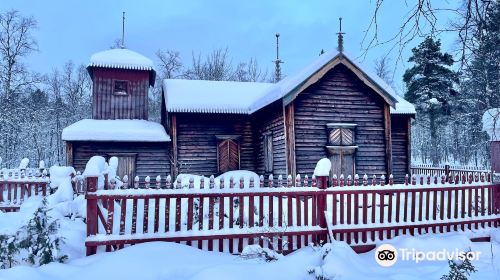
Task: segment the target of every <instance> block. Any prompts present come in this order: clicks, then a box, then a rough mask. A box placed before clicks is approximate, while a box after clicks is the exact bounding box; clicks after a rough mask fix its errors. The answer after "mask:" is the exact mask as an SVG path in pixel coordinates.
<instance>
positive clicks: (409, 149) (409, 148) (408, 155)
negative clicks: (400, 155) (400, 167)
mask: <svg viewBox="0 0 500 280" xmlns="http://www.w3.org/2000/svg"><path fill="white" fill-rule="evenodd" d="M406 134H407V137H408V139H407V140H406V141H407V144H406V145H407V149H408V151H406V152H407V157H408V158H407V159H406V162H407V163H406V164H407V166H406V173H407V174H408V175H410V174H411V170H410V167H411V117H408V123H407V133H406Z"/></svg>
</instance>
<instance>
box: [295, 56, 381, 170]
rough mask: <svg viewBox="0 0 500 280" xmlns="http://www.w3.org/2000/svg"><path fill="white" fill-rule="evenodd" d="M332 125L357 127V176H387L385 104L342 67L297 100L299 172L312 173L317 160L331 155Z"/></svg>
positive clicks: (297, 158) (296, 141) (296, 135)
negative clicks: (329, 129) (328, 126)
mask: <svg viewBox="0 0 500 280" xmlns="http://www.w3.org/2000/svg"><path fill="white" fill-rule="evenodd" d="M330 122H341V123H355V124H357V127H356V136H355V138H356V145H358V146H359V148H358V150H357V152H356V172H357V173H358V174H361V175H362V174H365V173H366V174H369V175H373V174H375V175H377V176H378V175H381V174H386V169H385V160H386V159H385V138H384V102H383V100H382V98H380V97H379V96H378V95H377V94H376V93H375V92H374V91H373V90H371V89H370V88H368V87H367V86H365V85H364V84H363V83H362V81H360V80H359V79H358V78H357V77H356V76H355V75H354V74H353V73H352V72H351V71H350V70H348V69H347V68H346V67H345V66H343V65H339V66H337V67H335V68H333V69H331V70H330V71H329V72H328V73H326V75H325V76H323V77H322V78H321V79H320V80H319V81H318V82H317V83H315V84H313V85H312V86H310V87H308V88H307V89H305V90H304V91H303V92H302V93H300V94H299V95H298V96H297V98H296V99H295V143H296V147H295V149H296V166H297V173H299V174H312V173H313V172H314V167H315V165H316V163H317V161H318V160H319V159H321V158H323V157H327V156H328V153H327V151H326V148H325V146H326V144H327V138H328V136H327V130H326V124H327V123H330Z"/></svg>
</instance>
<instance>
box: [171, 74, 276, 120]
mask: <svg viewBox="0 0 500 280" xmlns="http://www.w3.org/2000/svg"><path fill="white" fill-rule="evenodd" d="M272 85H273V84H270V83H248V82H228V81H205V80H181V79H166V80H164V82H163V90H164V93H165V98H166V102H165V103H166V106H167V111H168V112H196V113H230V114H248V113H249V105H250V104H252V102H254V100H258V99H261V98H262V97H263V95H264V94H265V93H266V90H267V89H268V88H269V87H270V86H272Z"/></svg>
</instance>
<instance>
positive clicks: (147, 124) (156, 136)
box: [61, 119, 170, 142]
mask: <svg viewBox="0 0 500 280" xmlns="http://www.w3.org/2000/svg"><path fill="white" fill-rule="evenodd" d="M61 137H62V139H63V140H65V141H84V140H85V141H118V142H127V141H131V142H137V141H139V142H169V141H170V136H168V134H167V133H166V132H165V128H163V126H162V125H161V124H159V123H156V122H152V121H146V120H91V119H85V120H81V121H78V122H76V123H74V124H72V125H70V126H68V127H66V128H64V129H63V132H62V136H61Z"/></svg>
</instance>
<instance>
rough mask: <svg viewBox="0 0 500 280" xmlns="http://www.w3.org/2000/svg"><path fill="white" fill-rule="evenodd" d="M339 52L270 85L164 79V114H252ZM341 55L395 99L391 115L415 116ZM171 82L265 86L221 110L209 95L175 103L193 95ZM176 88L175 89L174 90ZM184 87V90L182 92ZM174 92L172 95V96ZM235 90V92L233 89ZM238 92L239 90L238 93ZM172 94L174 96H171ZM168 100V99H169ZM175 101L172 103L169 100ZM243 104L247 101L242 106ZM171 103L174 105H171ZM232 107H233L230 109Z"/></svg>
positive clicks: (388, 89)
mask: <svg viewBox="0 0 500 280" xmlns="http://www.w3.org/2000/svg"><path fill="white" fill-rule="evenodd" d="M340 54H341V53H339V52H338V51H337V50H331V51H328V52H326V53H324V54H322V55H321V56H319V57H318V58H317V59H315V60H314V61H313V62H312V63H310V64H309V65H307V66H306V67H305V68H303V69H302V70H301V71H299V72H298V73H296V74H294V75H291V76H288V77H286V78H284V79H282V80H281V81H279V82H278V83H276V84H271V83H255V82H234V81H205V80H181V79H166V80H164V81H163V87H164V94H165V97H166V107H167V111H171V112H193V113H238V114H252V113H254V112H256V111H258V110H260V109H261V108H263V107H265V106H267V105H269V104H271V103H273V102H274V101H276V100H279V99H280V98H283V97H284V96H285V95H287V94H288V93H289V92H290V91H292V90H294V89H295V88H296V87H297V86H299V85H300V84H301V83H302V82H304V81H305V80H307V79H308V78H310V77H311V76H312V75H314V74H315V73H316V72H317V71H318V70H319V69H321V68H322V67H324V66H325V65H326V64H328V63H329V62H330V61H332V60H333V59H335V58H336V57H337V56H339V55H340ZM342 55H343V56H344V57H345V58H346V59H347V60H348V61H350V62H351V63H352V64H354V65H355V66H356V67H357V68H359V69H360V70H361V71H362V72H363V73H365V75H366V76H368V78H369V79H371V81H372V82H373V83H375V84H376V85H377V86H378V87H380V88H381V89H382V90H383V91H385V92H386V93H387V94H388V95H390V96H391V97H392V98H393V99H395V100H397V103H396V105H395V108H392V107H391V113H392V114H415V107H414V106H413V104H411V103H409V102H408V101H406V100H404V98H402V97H401V96H399V95H398V94H397V93H396V92H395V91H394V89H393V88H392V87H391V86H389V85H388V84H387V83H386V82H385V81H384V80H382V79H381V78H380V77H378V76H377V75H376V74H374V73H373V72H372V71H370V70H369V69H367V68H366V67H364V66H363V65H361V64H360V63H359V62H356V61H355V60H354V59H351V58H350V56H349V55H348V54H346V53H345V52H343V53H342ZM172 81H173V82H174V83H175V81H183V82H184V83H186V84H187V83H193V84H195V83H206V84H205V85H206V86H207V88H208V86H209V87H210V88H211V89H214V88H216V89H214V90H215V91H216V92H219V93H220V91H221V90H223V88H224V83H234V85H245V86H247V88H249V87H250V86H248V85H252V84H259V85H267V86H262V92H261V93H253V96H251V97H253V99H252V98H248V96H245V97H247V98H246V99H245V98H241V97H242V95H241V94H240V95H239V96H238V97H239V98H237V100H238V101H239V104H231V105H230V104H225V105H226V106H227V107H222V103H219V104H210V101H215V100H217V101H221V100H220V99H219V98H217V97H216V96H212V98H209V100H208V101H209V102H206V104H197V105H195V106H194V105H193V104H190V103H188V104H183V105H181V104H175V103H176V102H178V101H179V100H180V99H181V98H187V97H186V95H188V94H191V95H196V93H192V92H191V93H186V92H185V91H176V88H175V86H172V87H171V88H170V89H169V83H170V82H172ZM207 88H203V89H198V90H200V92H201V91H203V93H204V94H206V95H210V94H209V90H207ZM177 89H178V88H177ZM185 89H186V88H184V90H185ZM172 91H173V92H175V94H173V93H172ZM235 91H236V90H235ZM238 92H239V90H238ZM172 95H174V96H172ZM169 97H170V98H169ZM190 97H191V98H193V99H195V98H196V99H197V98H198V97H201V96H200V94H198V96H190ZM172 98H175V99H174V100H169V99H172ZM244 101H246V102H248V103H245V102H244ZM172 103H174V104H172ZM178 103H187V102H178ZM231 106H233V107H231Z"/></svg>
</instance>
